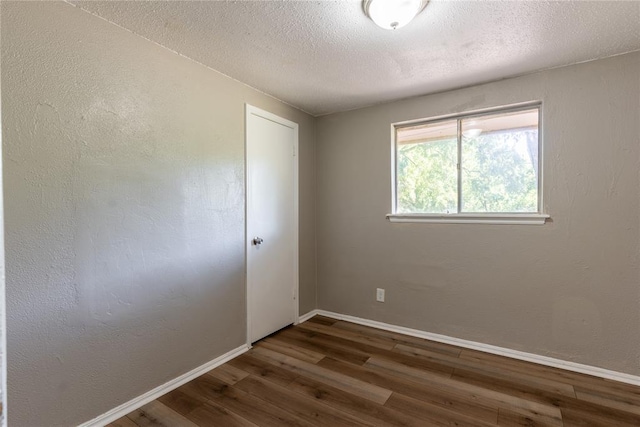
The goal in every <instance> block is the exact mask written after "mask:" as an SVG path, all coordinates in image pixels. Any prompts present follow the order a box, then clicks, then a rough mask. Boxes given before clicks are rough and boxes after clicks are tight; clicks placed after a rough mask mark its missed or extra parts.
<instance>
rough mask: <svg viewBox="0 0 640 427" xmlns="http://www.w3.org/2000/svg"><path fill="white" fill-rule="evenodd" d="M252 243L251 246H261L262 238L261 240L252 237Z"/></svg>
mask: <svg viewBox="0 0 640 427" xmlns="http://www.w3.org/2000/svg"><path fill="white" fill-rule="evenodd" d="M252 242H253V244H254V245H256V246H258V245H261V244H262V242H264V240H262V238H261V237H254V239H253V240H252Z"/></svg>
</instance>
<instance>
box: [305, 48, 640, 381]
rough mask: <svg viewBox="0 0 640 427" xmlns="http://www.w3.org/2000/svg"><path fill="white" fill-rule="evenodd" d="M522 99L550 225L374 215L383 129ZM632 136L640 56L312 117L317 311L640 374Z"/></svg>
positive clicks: (381, 185) (384, 177)
mask: <svg viewBox="0 0 640 427" xmlns="http://www.w3.org/2000/svg"><path fill="white" fill-rule="evenodd" d="M536 100H539V101H542V103H543V104H542V105H543V106H542V114H543V123H542V127H543V142H544V156H543V158H544V198H545V207H546V211H547V213H548V214H550V215H551V221H550V222H549V223H547V224H546V225H544V226H517V225H484V224H397V223H394V224H392V223H389V222H388V221H387V220H386V219H385V214H387V213H389V212H390V210H391V158H390V156H391V150H390V147H391V141H390V126H391V124H392V123H396V122H400V121H405V120H413V119H420V118H427V117H434V116H439V115H444V114H451V113H459V112H465V111H469V110H474V109H481V108H489V107H495V106H503V105H509V104H514V103H520V102H525V101H536ZM639 138H640V53H632V54H627V55H623V56H619V57H615V58H610V59H605V60H599V61H594V62H589V63H585V64H581V65H576V66H571V67H566V68H561V69H555V70H550V71H544V72H540V73H536V74H531V75H527V76H524V77H518V78H514V79H508V80H503V81H498V82H495V83H491V84H486V85H481V86H475V87H471V88H466V89H460V90H455V91H451V92H445V93H440V94H434V95H429V96H423V97H417V98H412V99H408V100H404V101H398V102H393V103H389V104H384V105H379V106H375V107H371V108H364V109H360V110H355V111H349V112H345V113H339V114H332V115H329V116H325V117H322V118H320V119H319V121H318V142H317V143H318V163H317V168H318V202H317V206H318V212H317V218H318V222H317V232H318V306H319V308H321V309H326V310H330V311H335V312H339V313H344V314H349V315H354V316H359V317H364V318H367V319H373V320H378V321H382V322H387V323H391V324H397V325H401V326H407V327H411V328H415V329H420V330H424V331H429V332H435V333H439V334H444V335H449V336H453V337H458V338H463V339H467V340H472V341H477V342H482V343H487V344H494V345H498V346H502V347H507V348H512V349H516V350H523V351H527V352H530V353H536V354H540V355H544V356H551V357H556V358H559V359H564V360H570V361H575V362H579V363H583V364H588V365H594V366H599V367H603V368H607V369H611V370H615V371H620V372H625V373H630V374H634V375H640V269H639V252H638V250H639V243H640V204H639V201H640V176H639V171H640V162H639V160H640V158H639V156H640V140H639ZM378 287H380V288H386V302H385V303H384V304H380V303H376V302H375V289H376V288H378Z"/></svg>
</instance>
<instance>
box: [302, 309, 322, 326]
mask: <svg viewBox="0 0 640 427" xmlns="http://www.w3.org/2000/svg"><path fill="white" fill-rule="evenodd" d="M316 314H320V310H311V311H310V312H308V313H307V314H303V315H302V316H299V317H298V323H303V322H306V321H307V320H309V319H311V318H312V317H313V316H315V315H316Z"/></svg>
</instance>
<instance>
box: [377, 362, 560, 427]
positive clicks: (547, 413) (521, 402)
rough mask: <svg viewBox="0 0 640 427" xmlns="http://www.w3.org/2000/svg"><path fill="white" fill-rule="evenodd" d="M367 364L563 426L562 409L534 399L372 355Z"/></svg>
mask: <svg viewBox="0 0 640 427" xmlns="http://www.w3.org/2000/svg"><path fill="white" fill-rule="evenodd" d="M365 366H367V367H371V368H372V369H374V370H376V371H377V372H378V374H379V375H380V376H382V378H383V379H384V378H387V377H388V376H389V374H388V373H392V375H395V376H398V377H400V378H404V379H406V380H408V381H414V382H421V383H423V384H424V385H426V386H428V387H429V389H430V390H431V391H434V392H438V393H440V392H441V393H447V394H449V395H453V396H457V398H458V399H460V400H462V401H463V402H469V403H476V404H480V405H483V406H484V407H488V408H494V409H496V410H498V409H510V410H513V411H516V412H518V413H520V414H522V415H524V416H526V417H530V418H540V417H543V418H544V419H546V421H545V422H546V423H548V424H551V425H562V424H561V413H560V410H559V409H558V408H556V407H555V406H552V405H547V404H542V403H538V402H532V401H529V400H526V399H522V398H519V397H517V396H512V395H509V394H507V393H501V392H497V391H494V390H492V389H491V388H483V387H479V386H476V385H473V384H467V383H465V382H462V381H455V380H452V379H449V378H443V377H441V376H438V375H434V374H432V373H430V372H424V371H420V370H418V369H415V368H410V367H407V366H404V365H400V364H397V363H394V362H392V361H389V360H386V359H380V358H375V357H372V358H371V359H369V361H368V362H367V364H366V365H365Z"/></svg>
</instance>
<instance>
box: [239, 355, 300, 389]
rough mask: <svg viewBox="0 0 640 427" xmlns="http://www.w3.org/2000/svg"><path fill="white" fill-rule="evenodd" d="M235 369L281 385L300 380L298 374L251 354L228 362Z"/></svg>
mask: <svg viewBox="0 0 640 427" xmlns="http://www.w3.org/2000/svg"><path fill="white" fill-rule="evenodd" d="M227 363H228V364H229V365H231V366H233V367H234V368H238V369H240V370H243V371H245V372H247V373H249V374H253V375H257V376H259V377H262V378H264V379H266V380H269V381H272V382H274V383H276V384H280V385H284V386H286V385H288V384H289V383H290V382H291V381H293V380H295V379H296V378H298V374H296V373H294V372H291V371H287V370H286V369H282V368H280V367H278V366H275V365H272V364H270V363H265V362H264V361H263V360H260V359H256V358H255V357H252V356H251V355H249V354H246V353H245V354H243V355H242V356H239V357H236V358H235V359H233V360H230V361H229V362H227Z"/></svg>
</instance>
